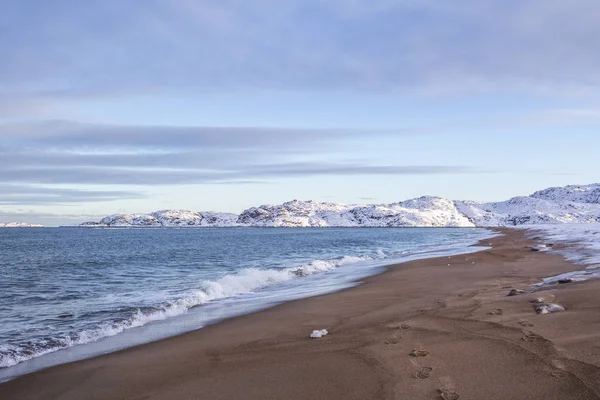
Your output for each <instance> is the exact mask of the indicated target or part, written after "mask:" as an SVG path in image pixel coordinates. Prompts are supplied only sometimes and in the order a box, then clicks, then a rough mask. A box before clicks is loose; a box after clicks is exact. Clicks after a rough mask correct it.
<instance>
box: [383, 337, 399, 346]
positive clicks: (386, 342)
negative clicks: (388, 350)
mask: <svg viewBox="0 0 600 400" xmlns="http://www.w3.org/2000/svg"><path fill="white" fill-rule="evenodd" d="M383 343H385V344H387V345H393V344H398V343H400V341H399V340H398V338H396V337H393V338H391V339H389V340H386V341H385V342H383Z"/></svg>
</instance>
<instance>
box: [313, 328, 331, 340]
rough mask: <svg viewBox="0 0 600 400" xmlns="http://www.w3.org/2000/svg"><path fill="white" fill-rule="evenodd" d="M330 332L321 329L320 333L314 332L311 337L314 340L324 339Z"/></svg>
mask: <svg viewBox="0 0 600 400" xmlns="http://www.w3.org/2000/svg"><path fill="white" fill-rule="evenodd" d="M328 333H329V332H327V329H321V330H320V331H313V332H312V333H311V334H310V337H311V338H313V339H318V338H320V337H323V336H325V335H327V334H328Z"/></svg>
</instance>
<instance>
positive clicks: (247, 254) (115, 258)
mask: <svg viewBox="0 0 600 400" xmlns="http://www.w3.org/2000/svg"><path fill="white" fill-rule="evenodd" d="M489 236H490V232H489V231H486V230H482V229H393V228H389V229H388V228H384V229H365V228H361V229H252V228H217V229H206V228H205V229H76V228H73V229H68V228H67V229H58V228H57V229H51V228H49V229H0V367H4V368H7V367H8V368H9V369H10V368H15V367H13V366H15V365H16V364H19V363H22V362H24V361H26V360H30V359H32V358H36V357H40V356H42V355H44V354H48V353H54V352H57V351H59V353H60V350H63V351H64V349H69V348H74V347H80V346H90V344H92V343H98V342H100V343H105V342H106V343H111V342H110V341H108V339H107V338H110V337H117V336H120V335H126V334H127V332H132V331H136V329H137V330H138V331H137V333H138V334H137V335H136V339H135V340H133V341H130V344H136V343H139V342H143V341H144V340H149V339H152V338H155V337H158V336H160V335H157V334H156V332H154V333H153V334H152V335H150V334H148V335H149V336H148V337H144V332H150V330H149V329H148V327H149V326H159V327H161V328H160V329H161V330H162V331H163V332H167V333H168V334H175V333H179V332H180V331H182V330H189V329H196V328H199V327H201V326H203V325H205V324H206V323H210V322H213V321H215V320H218V319H222V318H226V317H229V316H233V315H236V314H240V313H244V312H250V311H255V310H256V309H260V308H265V307H267V306H270V305H273V304H277V303H279V302H282V301H286V300H289V299H295V298H300V297H307V296H311V295H316V294H321V293H324V292H328V291H334V290H339V289H341V288H343V287H348V286H350V285H352V284H353V281H355V280H356V279H359V278H362V277H365V276H368V275H372V274H374V273H376V272H377V271H379V270H380V269H381V266H382V265H385V264H388V263H390V262H391V261H392V260H394V261H395V260H404V259H410V258H418V257H427V256H434V255H437V254H441V253H439V252H448V251H449V252H453V253H458V252H462V251H465V248H466V247H467V246H468V245H471V244H474V243H475V242H476V241H477V240H479V239H482V238H484V237H489ZM436 252H437V253H436ZM160 321H162V322H160ZM182 321H185V323H182ZM153 324H155V325H153ZM142 327H144V328H142ZM155 330H156V329H155ZM163 335H164V333H163ZM124 337H125V336H124ZM107 346H108V348H107V347H106V346H105V347H104V348H102V350H101V351H107V349H108V350H110V346H111V345H107ZM119 346H122V343H121V344H120V345H119Z"/></svg>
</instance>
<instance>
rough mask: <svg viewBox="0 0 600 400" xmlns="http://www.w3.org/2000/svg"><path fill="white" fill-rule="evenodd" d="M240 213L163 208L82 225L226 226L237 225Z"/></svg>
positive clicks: (116, 216) (111, 217) (115, 215)
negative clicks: (148, 212) (147, 212)
mask: <svg viewBox="0 0 600 400" xmlns="http://www.w3.org/2000/svg"><path fill="white" fill-rule="evenodd" d="M237 219H238V215H236V214H229V213H218V212H194V211H189V210H161V211H155V212H153V213H150V214H114V215H109V216H108V217H104V218H102V219H101V220H100V221H99V222H84V223H83V224H81V225H79V226H82V227H115V228H117V227H121V228H122V227H155V228H160V227H188V228H189V227H226V226H236V225H237V224H236V221H237Z"/></svg>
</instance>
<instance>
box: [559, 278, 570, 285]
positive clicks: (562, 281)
mask: <svg viewBox="0 0 600 400" xmlns="http://www.w3.org/2000/svg"><path fill="white" fill-rule="evenodd" d="M557 282H558V283H559V284H563V283H571V282H573V279H568V278H567V279H559V280H558V281H557Z"/></svg>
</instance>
